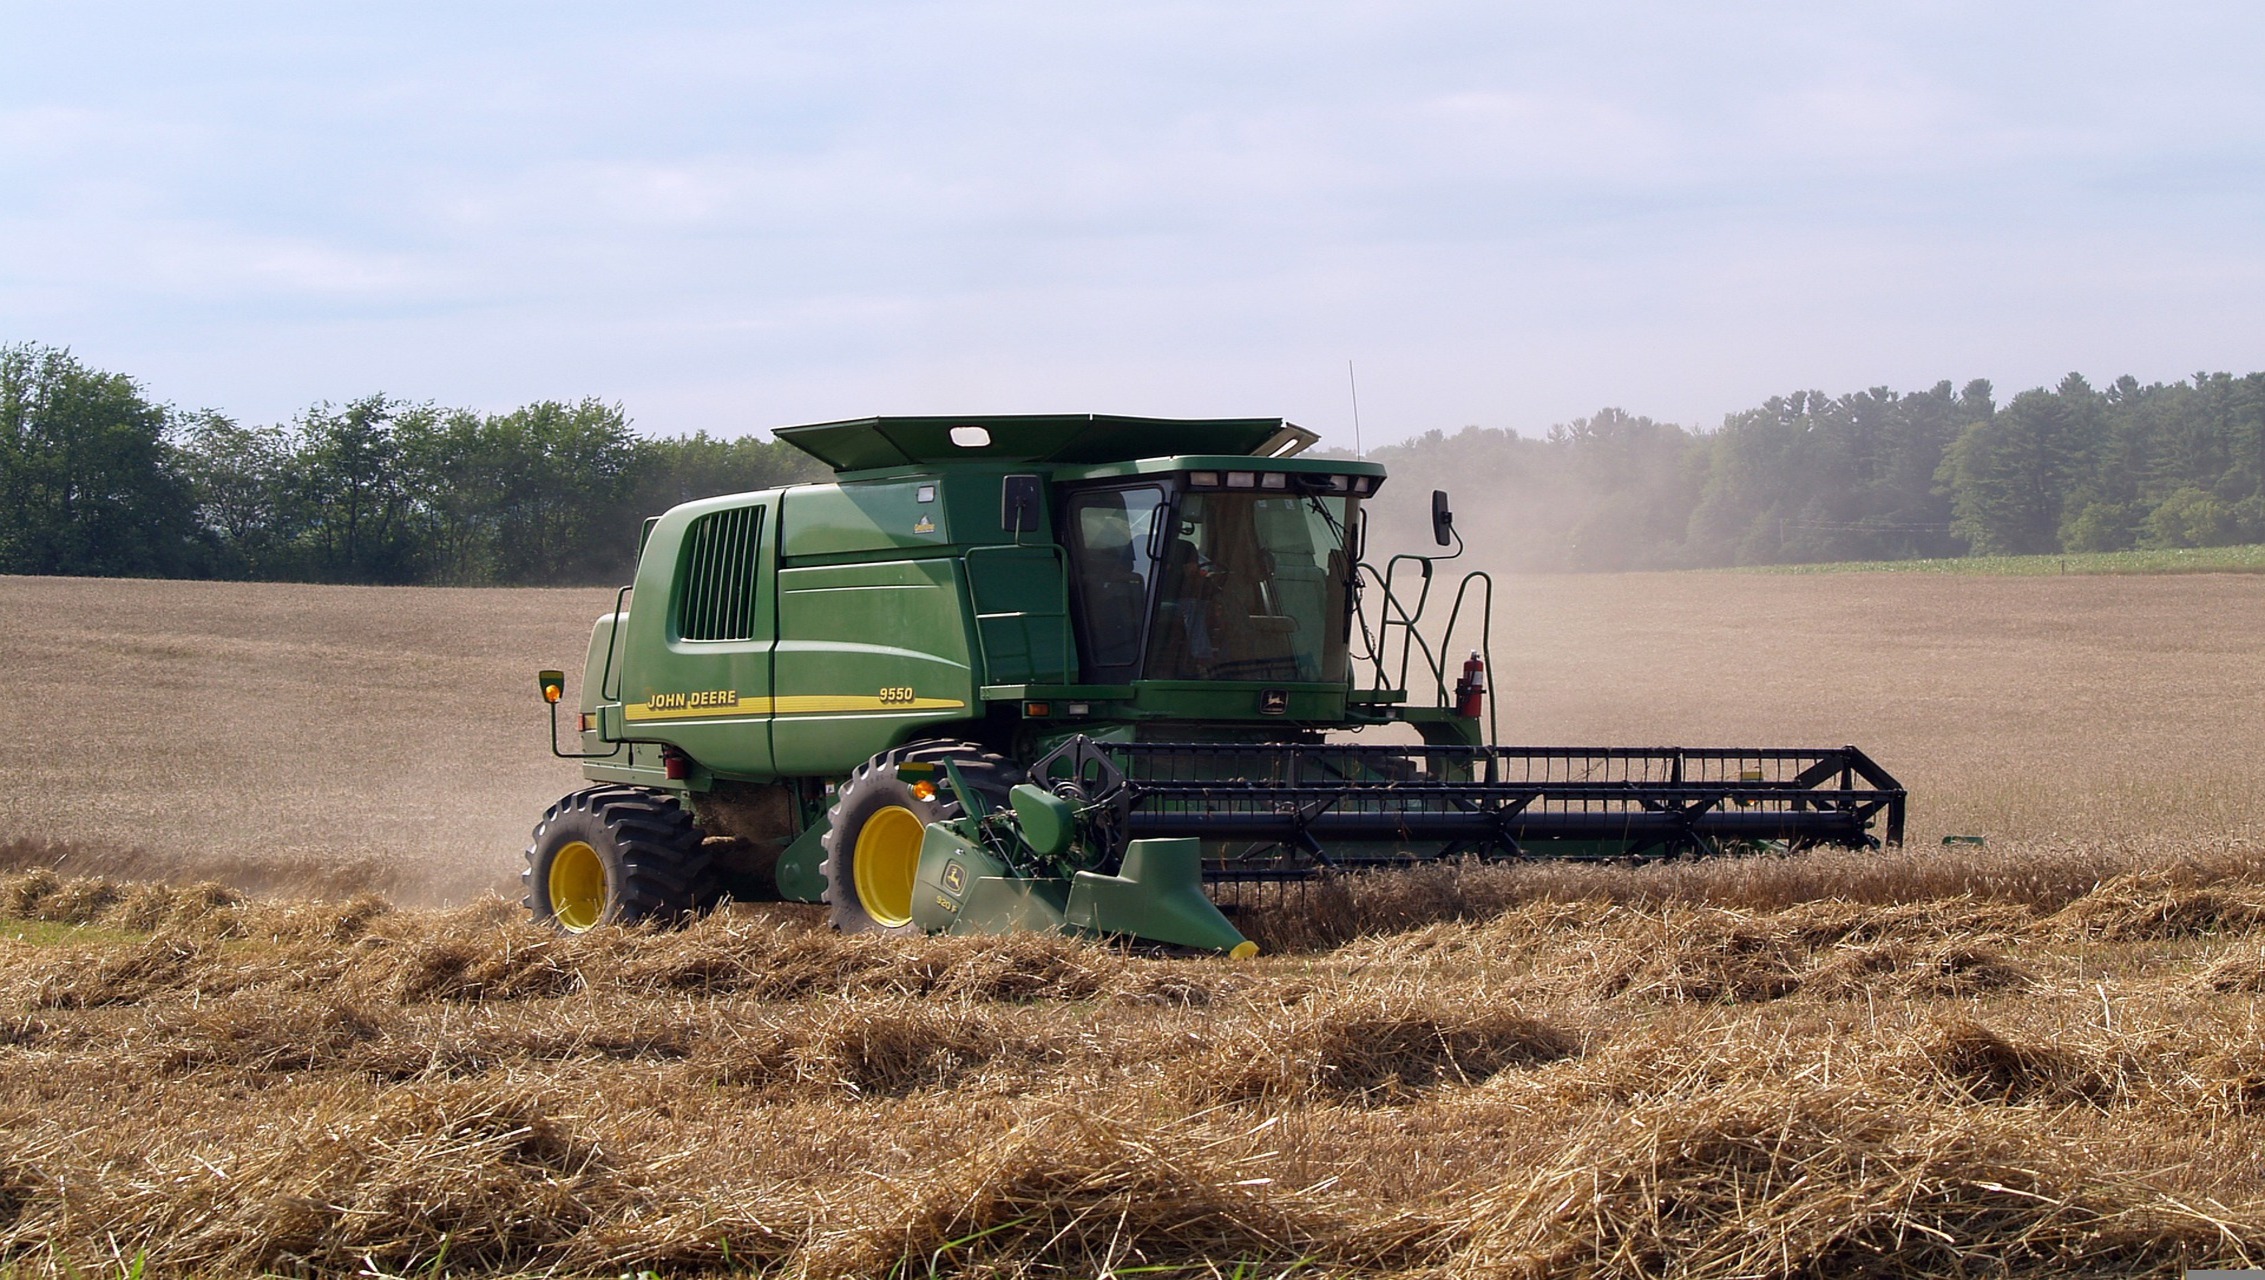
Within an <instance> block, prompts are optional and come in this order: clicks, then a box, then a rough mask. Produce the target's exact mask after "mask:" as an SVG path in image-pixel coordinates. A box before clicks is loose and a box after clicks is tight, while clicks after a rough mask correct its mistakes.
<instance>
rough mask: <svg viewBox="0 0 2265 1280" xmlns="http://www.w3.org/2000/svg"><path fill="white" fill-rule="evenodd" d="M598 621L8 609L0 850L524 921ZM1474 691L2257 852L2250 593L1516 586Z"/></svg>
mask: <svg viewBox="0 0 2265 1280" xmlns="http://www.w3.org/2000/svg"><path fill="white" fill-rule="evenodd" d="M612 599H613V594H612V592H610V591H604V590H560V591H544V590H501V589H499V590H449V589H437V588H369V587H320V586H298V585H275V584H234V583H198V582H149V581H118V580H93V579H61V578H0V670H6V671H8V672H9V673H10V674H11V677H12V679H13V680H14V682H15V685H16V696H15V697H13V698H11V699H9V700H8V701H7V702H6V703H5V704H4V706H0V741H5V742H7V743H8V744H9V749H8V751H7V752H6V753H5V754H4V755H0V839H11V838H12V839H14V840H15V841H17V842H18V846H17V847H18V848H19V849H21V848H24V847H26V846H25V844H24V842H42V841H63V842H67V843H69V844H70V845H71V846H72V847H73V852H72V853H71V854H70V856H69V857H68V858H67V859H66V861H65V863H64V864H63V866H62V869H64V870H77V871H86V872H99V873H103V874H129V875H130V874H144V873H146V874H156V875H163V876H169V877H173V878H179V877H181V876H206V877H211V878H215V879H219V880H221V881H223V882H226V883H229V884H233V885H236V886H238V887H240V888H248V889H258V890H268V889H273V890H278V891H324V892H352V891H355V890H359V889H365V888H367V889H376V890H379V891H382V892H385V893H387V894H389V895H391V896H393V897H394V898H396V899H397V900H400V901H405V902H425V903H453V902H462V901H467V900H469V899H470V898H471V897H474V896H477V895H479V894H481V893H484V892H486V891H488V890H490V889H495V890H500V891H506V892H509V891H514V890H515V886H516V877H517V875H518V866H519V861H518V858H519V850H520V849H521V848H522V847H523V846H524V843H525V837H526V834H527V831H528V829H529V828H530V827H531V826H532V825H533V822H534V819H535V818H536V816H537V815H538V814H539V813H540V812H541V811H542V808H543V806H544V805H546V804H548V803H550V802H551V801H552V800H554V799H556V798H557V797H558V796H559V795H561V794H563V793H565V792H567V791H569V790H572V789H573V788H574V787H576V786H578V785H579V779H580V775H579V773H578V772H577V771H576V770H575V768H574V767H573V766H572V765H570V764H568V763H566V762H564V761H559V760H554V759H552V758H551V756H550V754H549V751H548V748H547V745H546V739H545V737H544V728H543V724H544V721H543V710H542V705H541V703H540V701H539V700H538V698H537V697H536V694H535V684H534V672H535V670H536V669H537V668H539V667H543V666H558V667H563V668H566V669H567V670H569V671H576V672H578V671H579V668H580V663H581V656H582V651H583V648H584V646H585V645H586V644H587V641H588V636H589V628H590V625H591V622H592V620H593V619H594V618H596V617H597V615H598V614H599V613H601V612H602V611H604V610H605V609H607V608H609V607H611V603H612ZM1494 659H1495V664H1496V670H1495V672H1494V687H1495V689H1496V690H1497V694H1498V697H1499V698H1500V700H1501V702H1500V708H1499V715H1500V723H1501V732H1502V737H1503V739H1504V740H1505V741H1509V742H1524V743H1536V744H1564V745H1584V746H1585V745H1596V744H1615V745H1630V746H1662V745H1678V746H1712V745H1723V746H1761V745H1768V746H1817V745H1840V744H1843V743H1854V744H1855V745H1857V746H1860V747H1862V748H1864V749H1865V750H1866V751H1868V752H1870V753H1871V754H1872V755H1873V756H1874V758H1876V759H1878V760H1879V761H1880V762H1881V763H1882V764H1883V765H1885V766H1886V767H1887V768H1888V769H1889V770H1890V771H1891V772H1893V773H1895V774H1896V775H1897V776H1898V777H1899V778H1900V779H1901V780H1902V781H1903V782H1904V783H1905V784H1906V785H1907V786H1909V787H1910V788H1911V790H1912V793H1913V797H1914V801H1913V806H1912V817H1913V824H1914V825H1913V838H1914V839H1915V840H1919V841H1933V840H1939V839H1940V837H1941V836H1942V835H1943V834H1946V833H1956V834H1979V835H1984V836H1986V837H1989V838H1990V839H1992V840H1998V841H2003V840H2039V839H2055V838H2104V837H2109V838H2112V837H2125V836H2150V835H2178V836H2209V835H2239V834H2243V833H2255V832H2257V831H2258V830H2259V829H2260V824H2261V823H2265V728H2261V725H2265V576H2251V575H2223V574H2212V575H2193V576H2187V575H2175V576H2076V575H2071V576H2068V577H2066V578H2061V577H2052V578H2034V577H1989V576H1979V577H1976V576H1943V575H1924V574H1914V575H1881V574H1834V575H1823V576H1793V575H1757V574H1742V573H1658V574H1625V575H1540V576H1530V577H1507V578H1505V579H1503V580H1502V582H1501V584H1500V590H1499V596H1498V601H1497V618H1496V631H1495V640H1494ZM16 856H17V857H19V858H21V857H27V856H30V855H27V854H21V853H19V854H18V855H16Z"/></svg>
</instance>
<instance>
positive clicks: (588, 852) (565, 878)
mask: <svg viewBox="0 0 2265 1280" xmlns="http://www.w3.org/2000/svg"><path fill="white" fill-rule="evenodd" d="M550 881H551V883H550V890H551V919H553V920H556V921H558V924H559V927H560V928H562V929H565V930H568V931H569V932H572V933H580V932H582V931H583V930H584V929H588V928H592V927H594V926H595V925H596V924H597V923H598V921H599V920H600V919H602V918H603V917H604V916H605V914H606V864H605V860H604V859H603V858H600V857H599V856H598V851H597V850H596V849H593V848H591V847H590V846H589V844H588V843H586V842H584V841H581V840H576V841H574V842H572V843H570V844H567V845H564V846H562V847H561V848H560V849H559V851H558V852H557V853H554V854H552V855H551V876H550ZM905 900H906V901H907V902H910V901H911V900H912V896H911V893H910V891H909V890H908V891H907V893H906V895H905Z"/></svg>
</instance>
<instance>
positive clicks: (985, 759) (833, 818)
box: [819, 742, 1022, 933]
mask: <svg viewBox="0 0 2265 1280" xmlns="http://www.w3.org/2000/svg"><path fill="white" fill-rule="evenodd" d="M945 760H950V761H952V762H953V763H954V764H955V765H957V766H958V768H959V771H960V777H961V778H963V779H964V780H965V781H966V782H967V784H968V785H969V786H970V787H973V788H974V789H975V790H977V791H979V792H982V793H983V794H984V796H985V797H986V799H987V800H988V801H989V803H990V804H992V805H993V806H994V807H996V806H998V805H1002V804H1004V803H1006V795H1007V788H1009V787H1011V786H1013V785H1014V784H1015V783H1016V782H1017V781H1019V780H1020V779H1021V776H1022V775H1021V771H1020V770H1018V769H1016V768H1015V767H1014V766H1013V765H1012V764H1010V763H1009V762H1008V761H1007V760H1006V759H1005V758H1003V757H1001V756H997V755H994V754H992V753H991V752H988V751H985V750H984V749H983V748H982V747H980V746H978V745H976V744H975V743H972V742H916V743H913V744H911V745H909V746H903V747H898V748H896V749H895V750H893V751H884V752H882V753H881V754H880V755H877V756H875V757H873V758H872V759H871V760H868V761H866V762H865V763H864V764H861V765H859V766H858V767H857V769H856V771H854V772H852V773H851V774H850V775H849V780H848V781H846V782H844V783H843V784H842V785H841V789H840V790H839V791H838V792H836V793H835V798H834V807H833V808H832V809H831V810H829V811H828V812H827V814H826V821H827V827H828V830H827V832H826V836H825V849H826V858H825V861H824V862H823V863H822V864H821V865H820V867H819V871H820V872H821V873H822V874H823V875H824V876H825V877H826V890H825V899H826V905H827V907H828V909H829V910H828V914H829V916H830V917H831V918H832V920H833V924H834V927H835V928H836V929H839V930H841V931H842V932H844V933H915V932H918V929H917V927H916V926H915V925H914V924H913V923H912V884H913V879H914V877H915V876H916V875H917V874H918V873H919V870H920V845H921V842H922V841H923V840H924V839H926V838H927V834H928V824H929V823H931V822H940V821H943V820H945V819H947V818H956V817H958V816H959V814H960V806H959V801H958V799H957V798H956V797H955V796H954V795H953V794H952V788H951V781H950V779H949V777H948V776H947V775H946V774H945V773H944V771H943V770H942V769H941V768H938V769H937V771H936V773H935V775H934V781H933V783H930V784H926V785H925V786H919V787H916V786H915V785H914V784H913V783H909V782H906V781H904V780H903V779H901V778H899V777H897V769H898V767H899V766H901V765H904V764H907V763H913V762H918V763H927V764H936V765H939V766H940V765H942V763H943V762H944V761H945ZM924 790H925V791H926V792H927V794H925V795H924V794H922V792H923V791H924Z"/></svg>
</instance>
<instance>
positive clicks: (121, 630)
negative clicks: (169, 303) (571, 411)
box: [0, 574, 2265, 1276]
mask: <svg viewBox="0 0 2265 1280" xmlns="http://www.w3.org/2000/svg"><path fill="white" fill-rule="evenodd" d="M1504 586H1505V590H1504V594H1503V599H1502V604H1501V613H1500V619H1499V624H1498V636H1497V641H1496V645H1495V656H1496V660H1497V672H1496V682H1497V687H1498V688H1499V689H1500V690H1501V691H1502V693H1503V696H1504V704H1503V730H1504V736H1505V738H1506V739H1509V740H1515V741H1532V742H1544V743H1547V742H1558V743H1586V742H1617V743H1629V744H1641V745H1658V744H1670V743H1676V744H1690V745H1712V744H1768V745H1816V744H1820V743H1841V742H1854V743H1856V744H1858V745H1860V746H1863V747H1864V748H1865V749H1867V750H1868V751H1870V752H1871V753H1872V754H1873V755H1874V756H1875V758H1877V759H1879V760H1880V761H1881V762H1882V763H1883V764H1885V765H1886V766H1887V767H1888V768H1889V769H1890V770H1892V771H1894V772H1895V773H1897V774H1898V775H1899V776H1900V777H1902V778H1903V780H1904V781H1905V782H1906V783H1907V784H1908V785H1909V786H1910V787H1911V788H1912V790H1913V792H1914V797H1915V800H1914V807H1913V817H1914V837H1915V839H1914V845H1913V848H1912V850H1911V851H1910V852H1908V853H1890V854H1878V855H1850V854H1839V853H1834V854H1827V855H1818V856H1811V857H1804V858H1799V859H1786V860H1776V859H1773V860H1762V861H1753V862H1745V863H1736V864H1717V865H1707V866H1689V865H1679V866H1671V867H1661V868H1653V869H1647V870H1644V871H1641V872H1629V871H1624V870H1606V869H1594V870H1592V869H1578V868H1548V867H1541V868H1511V869H1481V870H1468V871H1450V870H1442V871H1440V872H1437V873H1435V874H1429V875H1421V876H1408V877H1394V878H1388V879H1380V880H1375V881H1363V882H1355V883H1352V884H1347V885H1341V886H1337V887H1335V888H1333V889H1331V890H1329V891H1327V892H1325V893H1320V894H1316V895H1314V896H1313V897H1312V898H1311V899H1310V900H1309V901H1308V902H1306V903H1305V904H1304V908H1305V909H1304V913H1303V915H1302V916H1299V917H1295V918H1290V917H1283V918H1280V919H1277V920H1275V921H1274V922H1272V923H1270V924H1268V925H1267V926H1266V930H1267V934H1268V936H1269V938H1270V940H1271V941H1273V942H1274V943H1275V944H1276V946H1275V948H1274V949H1273V953H1272V954H1270V955H1268V956H1266V957H1262V958H1261V959H1259V960H1257V961H1254V962H1250V963H1247V964H1243V965H1235V964H1231V963H1228V962H1224V961H1165V960H1155V959H1147V958H1142V957H1137V956H1130V955H1125V954H1121V953H1117V952H1113V951H1110V950H1107V949H1102V948H1094V947H1088V946H1082V945H1078V944H1074V943H1067V942H1060V941H1055V940H1048V939H1036V938H1016V939H1002V940H935V941H930V942H926V943H920V944H912V945H906V944H901V943H882V942H874V941H871V940H866V939H857V938H842V937H837V936H835V935H832V934H829V933H826V932H823V931H820V930H816V929H814V928H813V927H812V925H811V921H810V919H809V917H808V914H807V913H806V912H803V911H797V910H772V911H743V912H739V913H735V914H732V915H728V916H718V917H713V918H710V919H708V920H705V921H703V922H701V923H699V924H698V925H696V926H695V927H693V928H692V929H690V930H687V931H685V932H682V933H677V934H670V935H650V934H640V933H629V932H614V931H604V932H601V933H599V934H596V935H592V936H589V937H584V938H579V939H570V940H569V939H556V938H551V937H548V936H546V935H544V934H541V933H539V932H536V931H535V930H533V929H532V928H531V927H529V926H527V925H526V924H524V923H523V922H522V921H521V920H520V918H519V914H518V913H517V911H516V908H515V907H511V906H508V905H505V904H503V903H500V902H497V901H495V900H494V899H493V898H490V897H488V896H486V895H487V893H488V891H489V890H491V889H496V890H501V889H503V888H505V887H506V886H507V885H510V884H511V883H512V882H513V881H514V879H515V875H516V869H517V861H516V860H517V850H518V848H519V846H520V844H521V843H522V842H523V840H524V832H525V829H526V826H527V825H528V823H529V822H530V821H531V819H532V818H533V816H534V815H535V814H536V813H537V812H539V810H540V808H541V806H542V805H543V804H545V803H547V802H548V801H549V800H550V799H552V798H555V796H556V795H557V794H559V793H561V792H563V791H565V790H568V789H570V788H571V787H572V786H573V785H575V775H574V773H573V771H572V770H571V768H570V767H569V766H566V765H563V764H560V763H558V762H554V761H551V760H549V759H548V757H547V754H546V753H545V750H544V747H543V742H542V738H541V725H542V720H541V714H540V704H539V703H538V702H537V701H536V700H535V697H534V694H533V681H532V679H531V674H532V671H533V669H534V668H536V667H538V666H542V665H560V666H566V667H569V668H572V667H573V666H575V665H577V661H578V658H579V654H580V650H581V646H582V644H583V640H584V637H585V635H586V633H587V628H588V625H589V619H590V618H591V617H592V616H594V615H595V614H596V613H597V612H598V611H600V610H601V609H602V608H604V607H605V606H606V605H607V603H608V602H609V601H610V598H611V596H610V593H606V592H591V591H563V592H532V591H509V592H503V591H498V592H448V591H382V590H366V589H344V588H306V587H253V586H227V585H211V584H153V583H118V582H80V581H70V580H25V579H0V663H4V664H5V669H6V670H8V671H9V672H10V673H11V675H12V676H13V678H14V679H15V681H16V683H17V685H18V686H19V687H18V689H17V691H16V696H15V697H14V698H12V699H10V700H9V701H8V703H7V704H6V708H5V710H4V711H0V716H4V717H5V727H6V738H5V741H7V742H8V743H9V750H8V752H7V753H6V755H5V756H4V757H0V1267H8V1266H12V1267H14V1268H16V1269H18V1270H20V1271H23V1272H26V1273H30V1274H39V1273H44V1272H48V1271H65V1270H72V1269H75V1270H77V1271H78V1272H79V1273H80V1274H90V1273H93V1272H95V1271H107V1270H112V1269H131V1268H132V1267H133V1266H134V1265H135V1261H136V1259H137V1258H140V1259H143V1260H144V1263H145V1266H146V1269H147V1270H149V1271H150V1272H151V1273H153V1274H155V1273H163V1274H183V1273H201V1274H216V1275H217V1274H244V1273H252V1272H261V1271H272V1272H282V1273H299V1272H320V1273H353V1272H363V1273H381V1274H403V1273H409V1272H419V1273H427V1274H444V1273H457V1274H469V1273H481V1272H533V1271H545V1272H551V1271H556V1272H574V1273H581V1272H591V1273H603V1274H609V1275H610V1274H619V1273H622V1272H626V1271H634V1270H639V1269H653V1270H658V1271H661V1272H664V1273H669V1274H675V1273H709V1272H760V1273H764V1274H808V1275H878V1274H887V1273H890V1272H891V1271H894V1272H896V1273H897V1274H910V1275H926V1274H931V1273H935V1274H971V1275H977V1274H981V1275H990V1274H1000V1275H1009V1274H1077V1275H1097V1274H1104V1273H1115V1274H1133V1273H1135V1272H1138V1271H1139V1270H1140V1269H1141V1268H1159V1267H1161V1268H1167V1269H1171V1270H1173V1271H1176V1272H1179V1273H1183V1274H1197V1275H1201V1274H1220V1275H1228V1274H1237V1273H1239V1274H1244V1275H1274V1274H1282V1273H1298V1274H1324V1273H1330V1274H1391V1275H1426V1274H1428V1275H1478V1274H1493V1275H1506V1276H1509V1275H1516V1276H1556V1275H1600V1276H1605V1275H1609V1276H1806V1275H1836V1276H1837V1275H1946V1274H1949V1275H1956V1274H1965V1275H2002V1274H2021V1275H2068V1274H2093V1275H2119V1276H2121V1275H2136V1274H2163V1275H2172V1274H2176V1273H2177V1270H2178V1269H2179V1268H2180V1267H2182V1266H2190V1265H2202V1264H2204V1263H2214V1264H2217V1265H2241V1264H2245V1263H2246V1264H2248V1265H2257V1264H2258V1263H2259V1261H2260V1260H2265V1156H2261V1155H2260V1153H2261V1152H2265V1046H2261V1044H2260V1027H2259V1022H2258V1018H2257V1001H2258V998H2259V995H2260V993H2261V992H2265V848H2261V847H2260V843H2259V836H2260V834H2261V832H2260V825H2261V822H2265V787H2261V785H2260V784H2261V781H2265V778H2261V774H2265V764H2261V763H2260V761H2261V759H2265V751H2261V750H2260V747H2265V741H2261V739H2265V730H2261V729H2260V721H2261V717H2260V716H2259V714H2258V713H2259V711H2260V710H2261V709H2265V625H2261V623H2265V578H2261V577H2257V576H2218V575H2199V576H2186V577H2168V578H2144V577H2127V578H2117V577H2082V578H2079V577H2070V578H2066V579H2060V578H1958V577H1951V576H1934V575H1901V576H1890V575H1846V576H1830V577H1770V576H1760V575H1732V574H1720V575H1717V574H1688V575H1634V576H1628V577H1613V578H1592V577H1566V578H1546V579H1514V580H1510V581H1508V582H1506V583H1505V584H1504ZM1946 832H1958V833H1974V834H1984V835H1987V836H1988V837H1989V839H1990V844H1989V846H1988V847H1987V848H1986V849H1982V850H1974V849H1971V848H1966V847H1961V848H1956V849H1948V850H1946V849H1943V848H1941V847H1940V846H1939V845H1937V844H1936V841H1937V840H1938V839H1939V837H1940V835H1941V834H1943V833H1946ZM43 868H51V869H43ZM198 881H214V882H217V883H214V884H209V885H205V886H203V887H192V886H194V885H195V883H196V882H198ZM372 893H380V894H383V895H384V898H385V899H386V900H381V899H379V898H378V897H375V896H369V895H370V894H372ZM357 895H362V896H357ZM387 900H390V901H387Z"/></svg>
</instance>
